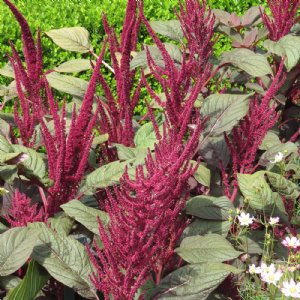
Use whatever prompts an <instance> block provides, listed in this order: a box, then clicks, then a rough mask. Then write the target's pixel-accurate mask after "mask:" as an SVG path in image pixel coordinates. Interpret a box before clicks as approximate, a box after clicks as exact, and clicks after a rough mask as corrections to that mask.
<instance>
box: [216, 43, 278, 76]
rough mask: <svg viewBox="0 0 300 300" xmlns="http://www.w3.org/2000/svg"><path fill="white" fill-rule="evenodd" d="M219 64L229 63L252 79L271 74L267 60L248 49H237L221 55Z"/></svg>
mask: <svg viewBox="0 0 300 300" xmlns="http://www.w3.org/2000/svg"><path fill="white" fill-rule="evenodd" d="M221 63H230V64H233V65H234V66H236V67H238V68H240V69H241V70H243V71H245V72H247V73H248V74H249V75H251V76H254V77H261V76H264V75H268V74H272V69H271V67H270V64H269V63H268V60H267V58H266V57H265V56H263V55H262V54H258V53H254V52H253V51H251V50H249V49H244V48H239V49H234V50H231V51H229V52H225V53H223V55H222V60H221Z"/></svg>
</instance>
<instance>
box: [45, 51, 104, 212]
mask: <svg viewBox="0 0 300 300" xmlns="http://www.w3.org/2000/svg"><path fill="white" fill-rule="evenodd" d="M103 55H104V52H103V53H102V55H100V56H99V59H98V60H97V63H96V66H95V68H94V72H93V75H92V78H91V80H90V82H89V85H88V88H87V91H86V94H85V96H84V99H83V102H82V106H81V108H80V112H79V114H78V115H76V108H75V107H74V108H73V113H72V120H71V125H70V129H69V133H68V136H67V135H66V115H65V114H66V113H65V106H63V108H62V112H61V115H59V113H58V104H57V103H56V102H55V99H54V97H53V94H52V91H51V89H50V87H49V85H48V83H47V81H46V79H45V78H44V84H45V89H46V96H47V99H48V102H49V107H50V114H51V116H52V119H53V123H54V135H52V134H51V133H50V131H49V129H48V127H47V124H46V123H45V121H44V119H43V118H42V116H40V123H41V133H42V136H43V140H44V143H45V147H46V151H47V157H48V168H49V178H50V179H51V180H53V181H54V185H53V186H51V187H50V188H49V190H48V192H49V195H48V198H47V203H48V207H47V213H48V214H49V216H52V215H53V214H55V213H56V212H58V211H59V206H60V205H61V204H64V203H66V202H68V201H69V200H70V199H72V198H74V196H75V194H76V192H77V189H78V185H79V183H80V181H81V179H82V177H83V175H84V172H85V170H86V166H87V161H88V156H89V151H90V147H91V144H92V141H93V137H94V135H93V131H92V130H93V127H94V126H95V122H96V120H97V117H98V112H99V110H98V109H97V110H96V112H95V113H93V111H92V108H93V107H92V104H93V100H94V94H95V91H96V84H97V78H98V76H99V70H100V66H101V64H102V60H103Z"/></svg>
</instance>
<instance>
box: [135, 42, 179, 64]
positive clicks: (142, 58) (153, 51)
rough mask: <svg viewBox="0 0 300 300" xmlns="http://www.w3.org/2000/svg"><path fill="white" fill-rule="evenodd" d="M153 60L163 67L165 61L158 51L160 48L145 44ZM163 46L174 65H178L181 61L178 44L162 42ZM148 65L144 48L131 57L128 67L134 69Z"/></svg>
mask: <svg viewBox="0 0 300 300" xmlns="http://www.w3.org/2000/svg"><path fill="white" fill-rule="evenodd" d="M145 46H146V47H147V48H148V50H149V52H150V55H151V57H152V59H153V60H154V62H155V63H156V64H157V65H158V66H159V67H161V68H164V67H165V62H164V60H163V56H162V54H161V52H160V50H159V49H158V48H157V46H148V45H145ZM164 46H165V47H166V50H167V52H168V53H169V55H170V57H171V58H172V59H173V61H174V63H175V64H176V65H178V66H179V65H180V64H181V61H182V53H181V51H180V49H179V47H178V46H176V45H174V44H170V43H164ZM147 66H148V61H147V52H146V50H143V51H141V52H138V53H137V54H136V56H135V57H134V58H133V59H132V61H131V62H130V69H131V70H134V69H136V68H137V67H143V68H146V67H147Z"/></svg>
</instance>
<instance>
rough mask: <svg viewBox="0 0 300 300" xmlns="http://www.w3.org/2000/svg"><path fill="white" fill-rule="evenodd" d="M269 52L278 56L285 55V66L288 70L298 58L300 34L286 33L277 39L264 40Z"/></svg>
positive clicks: (294, 64)
mask: <svg viewBox="0 0 300 300" xmlns="http://www.w3.org/2000/svg"><path fill="white" fill-rule="evenodd" d="M264 47H266V48H267V49H268V50H269V52H271V53H274V54H276V55H278V56H280V57H283V56H284V57H285V62H284V64H285V66H286V68H287V70H288V71H290V70H291V69H292V68H293V67H295V66H296V65H297V64H298V62H299V59H300V36H296V35H292V34H288V35H286V36H284V37H282V38H281V39H280V40H279V41H277V42H273V41H271V40H266V41H265V42H264Z"/></svg>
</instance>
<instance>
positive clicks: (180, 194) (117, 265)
mask: <svg viewBox="0 0 300 300" xmlns="http://www.w3.org/2000/svg"><path fill="white" fill-rule="evenodd" d="M202 127H203V126H202V124H201V125H199V126H197V128H196V129H195V130H194V132H193V134H192V135H191V137H190V139H189V140H188V142H187V143H186V144H183V142H182V141H181V140H179V139H178V138H177V134H176V130H173V129H166V127H165V130H164V135H163V137H162V138H161V139H160V140H159V143H158V144H157V145H156V146H155V150H154V154H151V153H150V152H149V154H148V156H147V158H146V159H145V166H144V167H143V166H141V165H140V166H138V167H137V168H136V171H135V176H134V178H132V177H131V176H130V175H129V172H128V170H126V171H125V173H124V175H123V177H122V178H121V183H120V186H116V187H114V189H113V191H109V190H107V196H108V198H107V200H106V205H105V208H106V211H107V212H108V214H109V216H110V224H109V226H108V228H104V226H103V225H102V224H101V222H100V221H99V232H100V236H101V241H102V242H103V246H104V248H103V249H100V248H99V246H98V245H97V243H94V247H95V250H96V257H95V256H94V254H92V250H91V249H89V248H88V253H89V256H90V258H91V260H92V262H93V264H94V266H95V268H96V273H94V274H92V276H91V280H92V283H93V284H94V286H95V287H96V288H97V289H98V290H101V291H102V292H103V293H104V296H105V299H111V298H110V297H111V296H113V298H114V299H115V300H121V299H128V300H130V299H133V298H134V296H135V293H136V291H137V289H138V288H139V287H140V286H141V285H142V284H143V283H144V282H145V281H146V280H147V279H148V278H149V276H150V275H151V274H152V273H153V272H154V273H155V274H156V282H157V283H158V282H159V280H160V278H161V276H162V272H163V270H164V266H166V264H167V263H168V262H169V260H170V259H171V258H172V257H173V254H174V247H175V245H176V242H177V241H178V238H179V237H180V235H181V233H182V231H183V229H184V228H185V226H186V224H187V223H186V220H185V219H184V217H183V216H182V215H181V211H182V209H183V207H184V205H185V202H186V200H187V197H188V195H189V190H190V187H189V185H188V179H189V178H190V176H191V175H192V174H193V173H194V171H195V169H196V168H197V166H192V165H191V164H190V163H189V160H190V159H191V158H192V156H193V153H194V151H195V148H196V146H197V144H198V139H199V134H200V131H201V130H202ZM97 258H99V262H98V260H97Z"/></svg>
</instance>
